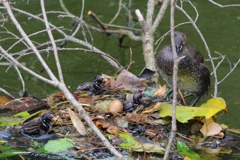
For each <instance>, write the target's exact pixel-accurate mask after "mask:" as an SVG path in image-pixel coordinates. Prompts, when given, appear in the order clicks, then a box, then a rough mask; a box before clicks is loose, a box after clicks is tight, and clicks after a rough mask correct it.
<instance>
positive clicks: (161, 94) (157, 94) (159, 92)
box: [153, 84, 167, 98]
mask: <svg viewBox="0 0 240 160" xmlns="http://www.w3.org/2000/svg"><path fill="white" fill-rule="evenodd" d="M166 91H167V85H166V84H164V85H163V86H162V87H161V88H160V89H159V90H157V91H156V92H155V93H154V94H153V95H154V97H159V98H163V97H165V95H166Z"/></svg>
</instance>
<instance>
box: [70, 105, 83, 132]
mask: <svg viewBox="0 0 240 160" xmlns="http://www.w3.org/2000/svg"><path fill="white" fill-rule="evenodd" d="M68 113H69V115H70V118H71V121H72V123H73V126H74V127H75V128H76V130H77V131H78V133H79V134H81V135H83V136H84V135H86V133H87V131H86V128H85V126H84V125H83V122H82V121H81V120H80V119H79V117H78V115H77V114H76V113H75V112H73V111H72V110H71V109H70V108H68Z"/></svg>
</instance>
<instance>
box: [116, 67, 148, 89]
mask: <svg viewBox="0 0 240 160" xmlns="http://www.w3.org/2000/svg"><path fill="white" fill-rule="evenodd" d="M115 87H118V88H124V89H125V90H133V89H135V90H145V89H146V87H147V84H146V80H145V79H140V78H138V77H137V76H135V75H134V74H132V73H131V72H128V71H127V70H123V71H122V72H121V73H120V74H119V75H118V77H117V79H116V84H115Z"/></svg>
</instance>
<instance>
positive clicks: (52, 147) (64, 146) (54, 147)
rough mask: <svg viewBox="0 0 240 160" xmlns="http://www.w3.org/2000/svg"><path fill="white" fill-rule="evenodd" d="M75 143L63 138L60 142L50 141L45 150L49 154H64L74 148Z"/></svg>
mask: <svg viewBox="0 0 240 160" xmlns="http://www.w3.org/2000/svg"><path fill="white" fill-rule="evenodd" d="M74 144H75V143H74V142H73V140H72V139H69V138H63V139H58V140H50V141H48V143H47V144H45V146H44V149H45V150H46V151H47V152H53V153H56V152H63V151H66V150H68V148H72V147H74Z"/></svg>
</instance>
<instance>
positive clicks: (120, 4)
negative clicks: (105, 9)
mask: <svg viewBox="0 0 240 160" xmlns="http://www.w3.org/2000/svg"><path fill="white" fill-rule="evenodd" d="M121 9H122V0H119V2H118V11H117V13H116V14H115V16H114V17H113V19H112V20H111V21H110V22H109V23H108V24H112V23H113V22H114V21H115V20H116V18H117V17H118V15H119V13H120V12H121Z"/></svg>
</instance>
